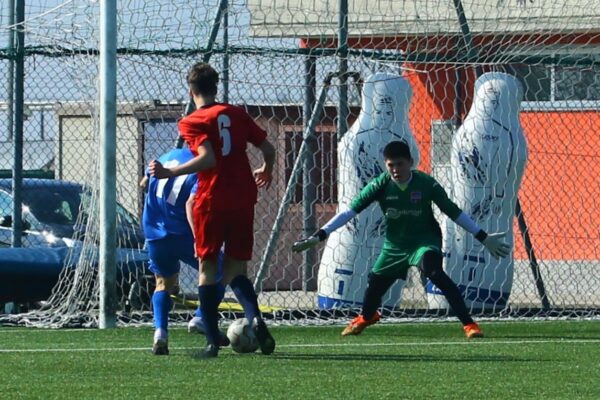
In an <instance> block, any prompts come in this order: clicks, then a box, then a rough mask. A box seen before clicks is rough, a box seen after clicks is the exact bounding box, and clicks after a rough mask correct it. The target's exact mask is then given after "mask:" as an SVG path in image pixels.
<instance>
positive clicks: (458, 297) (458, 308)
mask: <svg viewBox="0 0 600 400" xmlns="http://www.w3.org/2000/svg"><path fill="white" fill-rule="evenodd" d="M421 269H422V270H423V272H425V275H426V276H427V277H428V278H429V280H430V281H431V283H433V284H434V285H435V286H437V287H438V289H440V290H441V291H442V293H443V294H444V297H445V298H446V300H447V301H448V304H450V307H451V308H452V311H453V312H454V314H455V315H456V317H457V318H458V319H459V320H460V322H462V324H463V325H467V324H472V323H473V318H471V315H470V314H469V311H468V310H467V306H466V305H465V300H464V299H463V297H462V294H461V293H460V290H458V287H457V286H456V284H455V283H454V281H453V280H452V279H450V277H449V276H448V275H447V274H446V273H445V272H444V270H443V269H442V255H441V254H439V253H436V252H433V251H428V252H427V253H425V254H424V255H423V259H422V261H421Z"/></svg>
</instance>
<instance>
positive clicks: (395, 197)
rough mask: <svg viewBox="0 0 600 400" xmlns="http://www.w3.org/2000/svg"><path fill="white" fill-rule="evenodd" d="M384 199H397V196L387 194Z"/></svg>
mask: <svg viewBox="0 0 600 400" xmlns="http://www.w3.org/2000/svg"><path fill="white" fill-rule="evenodd" d="M385 199H386V200H398V196H387V197H386V198H385Z"/></svg>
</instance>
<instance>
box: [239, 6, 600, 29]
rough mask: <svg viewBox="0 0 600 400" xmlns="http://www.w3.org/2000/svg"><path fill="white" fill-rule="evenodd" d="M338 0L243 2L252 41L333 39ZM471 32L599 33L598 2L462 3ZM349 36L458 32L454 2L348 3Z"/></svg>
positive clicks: (336, 20)
mask: <svg viewBox="0 0 600 400" xmlns="http://www.w3.org/2000/svg"><path fill="white" fill-rule="evenodd" d="M338 3H339V1H338V0H248V8H249V10H250V15H251V20H250V27H251V34H252V35H253V36H255V37H301V38H318V37H335V36H336V35H337V26H338ZM462 4H463V8H464V10H465V16H466V17H467V20H468V24H469V28H470V29H471V32H473V33H475V34H477V33H484V34H494V33H502V34H514V33H542V32H543V33H554V34H566V33H574V32H600V7H598V0H462ZM348 9H349V13H348V14H349V15H348V21H349V22H348V26H349V34H350V36H351V37H360V36H363V37H365V36H366V37H369V36H377V37H379V36H387V35H393V36H397V35H446V34H458V33H460V32H461V30H460V25H459V23H458V19H457V14H456V10H455V8H454V2H452V1H450V0H447V1H440V0H348Z"/></svg>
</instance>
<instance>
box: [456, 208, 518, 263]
mask: <svg viewBox="0 0 600 400" xmlns="http://www.w3.org/2000/svg"><path fill="white" fill-rule="evenodd" d="M454 222H455V223H456V224H457V225H459V226H460V227H462V228H463V229H464V230H466V231H467V232H470V233H471V234H473V236H475V239H477V240H479V241H480V242H481V243H482V244H483V245H484V246H485V248H486V249H487V250H488V251H489V252H490V254H491V255H492V256H493V257H494V258H503V257H506V256H507V255H508V254H509V252H510V246H509V245H508V244H506V243H504V242H503V241H502V238H504V236H506V232H502V233H486V232H485V231H484V230H483V229H481V228H480V227H479V226H478V225H477V223H476V222H475V221H473V220H472V219H471V217H469V216H468V215H467V214H465V213H464V212H461V213H460V215H459V216H458V218H456V219H455V220H454Z"/></svg>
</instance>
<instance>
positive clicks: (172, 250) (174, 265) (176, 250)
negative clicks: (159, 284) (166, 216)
mask: <svg viewBox="0 0 600 400" xmlns="http://www.w3.org/2000/svg"><path fill="white" fill-rule="evenodd" d="M146 246H147V247H148V255H149V257H150V271H152V272H154V273H155V274H156V275H159V276H162V277H163V278H169V277H171V276H173V275H175V274H176V273H178V272H179V269H180V266H179V265H180V263H179V261H183V262H184V263H186V264H189V265H190V266H193V267H196V268H198V261H197V260H196V258H195V257H194V238H193V237H191V236H187V235H185V236H184V235H168V236H165V237H164V238H162V239H158V240H148V241H147V242H146Z"/></svg>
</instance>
